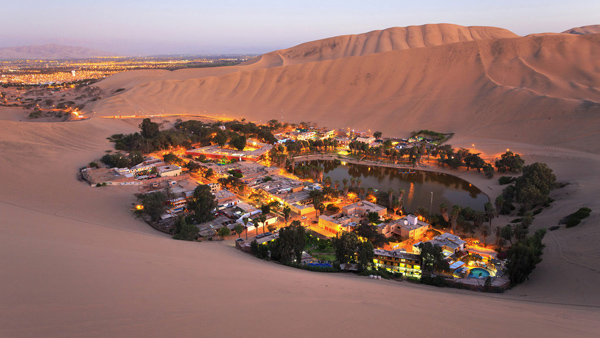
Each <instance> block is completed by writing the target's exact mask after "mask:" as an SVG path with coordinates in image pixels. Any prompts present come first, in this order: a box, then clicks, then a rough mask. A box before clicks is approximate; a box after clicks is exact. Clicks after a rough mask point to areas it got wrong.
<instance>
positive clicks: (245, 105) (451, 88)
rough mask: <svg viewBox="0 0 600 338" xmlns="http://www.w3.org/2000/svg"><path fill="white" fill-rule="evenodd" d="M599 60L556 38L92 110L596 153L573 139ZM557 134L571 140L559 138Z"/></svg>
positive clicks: (592, 92) (216, 86)
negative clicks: (453, 136) (313, 124)
mask: <svg viewBox="0 0 600 338" xmlns="http://www.w3.org/2000/svg"><path fill="white" fill-rule="evenodd" d="M598 53H600V36H598V35H586V36H579V35H564V34H563V35H552V36H540V37H523V38H512V39H499V40H483V41H469V42H462V43H454V44H449V45H441V46H436V47H428V48H413V49H407V50H398V51H391V52H384V53H376V54H371V55H365V56H359V57H348V58H339V59H335V60H327V61H320V62H307V63H303V64H297V65H289V66H282V67H271V68H264V69H254V70H244V68H243V66H239V67H238V68H237V70H238V71H235V72H231V73H229V74H225V75H220V76H219V75H214V76H205V77H199V78H181V79H168V80H154V79H152V78H151V79H149V81H148V82H143V83H142V82H140V83H139V84H138V85H136V86H134V87H133V88H131V89H130V90H128V91H125V92H122V93H119V94H118V95H115V96H113V97H109V98H107V99H105V100H102V101H99V102H98V103H97V104H96V105H95V106H91V108H90V109H92V110H95V111H96V112H98V114H99V115H117V114H116V112H117V111H121V112H124V111H134V110H135V111H142V113H143V114H151V113H152V112H153V113H154V114H156V113H157V107H160V109H161V110H164V111H165V112H170V113H184V112H187V113H200V114H208V115H213V116H223V114H225V116H229V117H245V118H248V119H251V120H256V121H260V120H262V121H266V120H268V119H272V118H276V119H281V116H282V115H283V119H284V120H285V121H286V122H296V123H297V122H300V121H305V120H310V121H318V122H319V123H320V124H322V125H327V126H330V127H351V128H359V126H360V128H362V129H365V130H366V129H373V130H374V129H378V130H381V131H382V132H384V133H386V134H388V135H390V134H391V135H402V134H404V133H406V132H410V131H412V130H414V129H423V128H425V129H435V130H440V131H444V132H457V133H465V132H473V133H481V134H486V135H488V136H493V137H497V138H500V139H509V140H516V139H520V140H521V141H524V142H533V143H535V144H545V145H548V144H562V143H564V144H565V145H573V146H577V147H579V146H584V147H585V148H586V149H590V150H594V151H597V150H600V148H598V146H596V145H594V144H589V143H585V142H580V143H577V142H573V140H576V139H577V135H583V134H587V133H595V132H596V130H597V126H598V123H600V120H598V114H597V113H598V112H599V111H600V106H599V105H598V102H600V91H599V88H600V73H599V72H598V69H600V60H599V59H598V58H596V57H595V55H598ZM176 75H177V74H175V76H176ZM122 77H123V78H125V77H127V74H123V75H122ZM109 81H110V79H109ZM138 81H139V80H138ZM565 122H568V125H567V126H565V124H566V123H565ZM528 123H535V124H536V125H539V128H542V129H541V131H540V133H535V134H532V133H529V132H528V128H521V127H520V126H525V125H527V124H528ZM557 127H560V128H567V129H568V130H569V131H572V132H573V133H567V134H563V133H560V134H558V135H557V134H556V133H554V131H555V130H556V128H557ZM506 130H510V131H511V133H510V134H507V133H506ZM567 143H568V144H567ZM571 143H573V144H571Z"/></svg>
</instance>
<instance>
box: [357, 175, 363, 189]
mask: <svg viewBox="0 0 600 338" xmlns="http://www.w3.org/2000/svg"><path fill="white" fill-rule="evenodd" d="M356 184H357V186H358V187H359V188H360V185H361V184H362V178H360V177H359V178H357V179H356Z"/></svg>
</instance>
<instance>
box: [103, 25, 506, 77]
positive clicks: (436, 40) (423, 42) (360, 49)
mask: <svg viewBox="0 0 600 338" xmlns="http://www.w3.org/2000/svg"><path fill="white" fill-rule="evenodd" d="M513 37H517V35H515V34H514V33H512V32H510V31H508V30H506V29H502V28H496V27H464V26H459V25H451V24H431V25H423V26H409V27H393V28H388V29H385V30H378V31H372V32H368V33H364V34H356V35H343V36H337V37H332V38H328V39H323V40H317V41H312V42H307V43H304V44H301V45H298V46H296V47H292V48H288V49H282V50H278V51H274V52H271V53H267V54H264V55H261V56H258V57H256V58H254V59H252V60H249V61H247V62H245V63H244V64H242V65H240V66H231V67H216V68H196V69H180V70H175V71H171V72H169V71H165V70H150V71H134V72H127V73H119V74H116V75H114V76H111V77H110V78H108V79H106V80H104V81H102V82H100V83H99V86H100V87H101V88H104V89H110V88H126V89H129V88H131V87H133V86H134V85H136V84H141V83H144V82H149V81H161V80H187V79H194V78H200V77H208V76H221V75H226V74H230V73H235V72H240V71H250V70H255V69H262V68H270V67H277V66H282V65H288V64H300V63H305V62H313V61H322V60H330V59H336V58H342V57H349V56H361V55H369V54H374V53H382V52H388V51H392V50H402V49H408V48H420V47H430V46H438V45H443V44H449V43H455V42H462V41H475V40H486V39H501V38H513Z"/></svg>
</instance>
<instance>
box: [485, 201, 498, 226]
mask: <svg viewBox="0 0 600 338" xmlns="http://www.w3.org/2000/svg"><path fill="white" fill-rule="evenodd" d="M484 208H485V215H486V216H487V218H488V220H489V221H490V226H492V219H493V218H494V217H496V208H494V205H493V204H492V203H490V202H487V203H486V204H485V206H484Z"/></svg>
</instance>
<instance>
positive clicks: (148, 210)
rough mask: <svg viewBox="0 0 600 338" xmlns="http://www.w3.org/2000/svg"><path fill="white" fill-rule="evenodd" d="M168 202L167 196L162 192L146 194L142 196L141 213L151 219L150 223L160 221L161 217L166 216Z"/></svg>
mask: <svg viewBox="0 0 600 338" xmlns="http://www.w3.org/2000/svg"><path fill="white" fill-rule="evenodd" d="M166 202H167V196H166V195H165V194H164V193H163V192H162V191H157V192H153V193H150V194H145V195H143V196H142V207H143V208H142V210H141V212H142V213H144V214H146V215H147V216H148V217H150V221H152V222H158V221H160V216H161V215H162V214H164V212H165V209H166V205H165V203H166Z"/></svg>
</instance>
